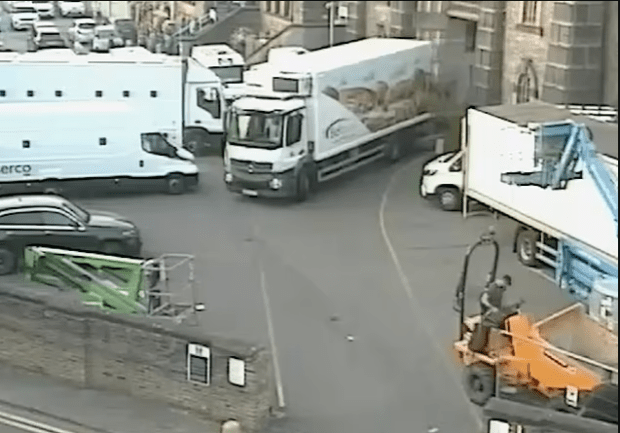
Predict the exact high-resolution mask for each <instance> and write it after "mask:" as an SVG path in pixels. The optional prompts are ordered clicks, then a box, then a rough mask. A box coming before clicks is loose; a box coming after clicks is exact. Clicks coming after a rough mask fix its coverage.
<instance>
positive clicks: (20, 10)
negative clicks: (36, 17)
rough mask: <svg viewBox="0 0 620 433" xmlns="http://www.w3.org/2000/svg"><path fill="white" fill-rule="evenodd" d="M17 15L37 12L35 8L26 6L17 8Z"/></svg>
mask: <svg viewBox="0 0 620 433" xmlns="http://www.w3.org/2000/svg"><path fill="white" fill-rule="evenodd" d="M14 13H16V14H36V13H37V10H36V9H35V8H31V7H27V6H26V7H24V6H20V7H17V8H15V12H14Z"/></svg>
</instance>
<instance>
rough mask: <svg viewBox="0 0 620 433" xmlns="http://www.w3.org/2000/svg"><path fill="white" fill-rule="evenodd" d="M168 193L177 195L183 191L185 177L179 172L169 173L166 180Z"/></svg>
mask: <svg viewBox="0 0 620 433" xmlns="http://www.w3.org/2000/svg"><path fill="white" fill-rule="evenodd" d="M167 186H168V194H172V195H179V194H183V193H184V192H185V179H184V178H183V176H182V175H180V174H171V175H170V176H168V181H167Z"/></svg>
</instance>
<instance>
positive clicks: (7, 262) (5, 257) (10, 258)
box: [0, 246, 17, 275]
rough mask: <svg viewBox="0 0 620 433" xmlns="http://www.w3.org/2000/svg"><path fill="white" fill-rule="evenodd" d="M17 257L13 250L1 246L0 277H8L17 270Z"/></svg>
mask: <svg viewBox="0 0 620 433" xmlns="http://www.w3.org/2000/svg"><path fill="white" fill-rule="evenodd" d="M16 264H17V257H16V256H15V253H13V252H12V251H11V250H9V249H7V248H5V247H1V246H0V275H8V274H10V273H12V272H13V271H14V270H15V265H16Z"/></svg>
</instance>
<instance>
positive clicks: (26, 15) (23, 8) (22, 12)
mask: <svg viewBox="0 0 620 433" xmlns="http://www.w3.org/2000/svg"><path fill="white" fill-rule="evenodd" d="M38 20H39V14H38V13H37V10H36V9H35V8H34V6H33V3H31V2H20V3H15V4H14V5H13V8H12V12H11V27H12V28H13V30H25V29H28V28H30V27H32V25H33V24H34V23H35V22H37V21H38Z"/></svg>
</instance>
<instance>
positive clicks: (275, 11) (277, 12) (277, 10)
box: [273, 1, 280, 14]
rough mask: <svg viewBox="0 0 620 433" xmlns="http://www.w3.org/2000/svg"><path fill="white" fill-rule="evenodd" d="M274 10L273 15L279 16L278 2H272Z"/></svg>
mask: <svg viewBox="0 0 620 433" xmlns="http://www.w3.org/2000/svg"><path fill="white" fill-rule="evenodd" d="M274 3H275V4H274V10H273V12H274V13H275V14H280V2H279V1H274Z"/></svg>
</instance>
